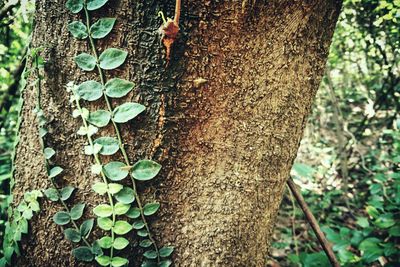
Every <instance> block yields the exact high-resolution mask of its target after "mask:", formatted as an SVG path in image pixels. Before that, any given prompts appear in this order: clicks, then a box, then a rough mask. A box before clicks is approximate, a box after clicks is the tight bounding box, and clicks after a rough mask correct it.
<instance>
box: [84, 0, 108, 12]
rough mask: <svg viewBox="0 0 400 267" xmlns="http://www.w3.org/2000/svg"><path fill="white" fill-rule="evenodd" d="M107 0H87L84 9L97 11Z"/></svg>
mask: <svg viewBox="0 0 400 267" xmlns="http://www.w3.org/2000/svg"><path fill="white" fill-rule="evenodd" d="M107 1H108V0H87V2H86V4H87V6H86V8H87V10H96V9H99V8H100V7H102V6H104V5H105V3H107Z"/></svg>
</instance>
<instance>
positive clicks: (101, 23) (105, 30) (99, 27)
mask: <svg viewBox="0 0 400 267" xmlns="http://www.w3.org/2000/svg"><path fill="white" fill-rule="evenodd" d="M114 23H115V19H114V18H102V19H99V20H98V21H96V22H95V23H94V24H93V25H92V26H91V27H90V33H91V34H92V37H93V39H101V38H104V37H106V36H107V34H109V33H110V32H111V30H112V28H113V27H114Z"/></svg>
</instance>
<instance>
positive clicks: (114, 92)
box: [105, 78, 135, 98]
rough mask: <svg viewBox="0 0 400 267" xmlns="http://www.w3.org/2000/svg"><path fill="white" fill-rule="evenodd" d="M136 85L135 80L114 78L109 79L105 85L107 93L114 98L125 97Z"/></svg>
mask: <svg viewBox="0 0 400 267" xmlns="http://www.w3.org/2000/svg"><path fill="white" fill-rule="evenodd" d="M134 86H135V84H134V83H133V82H130V81H127V80H124V79H119V78H114V79H111V80H109V81H108V82H107V83H106V85H105V88H106V95H108V96H109V97H113V98H119V97H123V96H125V95H126V94H128V93H129V92H130V91H131V90H132V88H133V87H134Z"/></svg>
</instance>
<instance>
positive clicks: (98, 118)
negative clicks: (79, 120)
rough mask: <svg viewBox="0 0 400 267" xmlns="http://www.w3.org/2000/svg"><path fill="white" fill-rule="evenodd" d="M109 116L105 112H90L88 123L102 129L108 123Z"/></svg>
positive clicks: (108, 113)
mask: <svg viewBox="0 0 400 267" xmlns="http://www.w3.org/2000/svg"><path fill="white" fill-rule="evenodd" d="M110 119H111V114H110V112H108V111H106V110H102V109H100V110H97V111H94V112H90V114H89V118H88V119H87V120H88V122H90V123H91V124H93V125H94V126H97V127H104V126H107V124H108V123H109V122H110Z"/></svg>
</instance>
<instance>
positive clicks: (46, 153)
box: [43, 147, 56, 159]
mask: <svg viewBox="0 0 400 267" xmlns="http://www.w3.org/2000/svg"><path fill="white" fill-rule="evenodd" d="M43 153H44V157H45V158H46V159H51V157H53V156H54V154H56V152H55V151H54V149H52V148H51V147H46V148H45V149H44V150H43Z"/></svg>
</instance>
